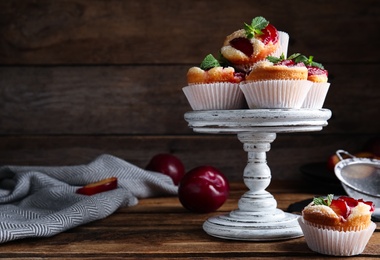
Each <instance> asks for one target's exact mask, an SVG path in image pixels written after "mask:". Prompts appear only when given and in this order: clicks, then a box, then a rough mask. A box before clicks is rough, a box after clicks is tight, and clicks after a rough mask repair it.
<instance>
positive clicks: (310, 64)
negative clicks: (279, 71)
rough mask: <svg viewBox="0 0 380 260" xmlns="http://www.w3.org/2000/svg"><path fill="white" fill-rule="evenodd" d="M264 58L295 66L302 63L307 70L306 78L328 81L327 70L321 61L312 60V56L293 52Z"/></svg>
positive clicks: (314, 80)
mask: <svg viewBox="0 0 380 260" xmlns="http://www.w3.org/2000/svg"><path fill="white" fill-rule="evenodd" d="M266 59H267V60H269V61H271V62H273V64H275V65H286V66H295V65H297V64H300V63H302V64H304V65H305V66H306V68H307V71H308V75H307V80H310V81H312V82H318V83H325V82H327V81H328V71H327V70H326V69H325V68H324V67H323V65H322V63H319V62H316V61H314V60H313V59H314V56H309V57H306V56H305V55H302V54H300V53H294V54H292V55H290V56H289V57H288V58H285V57H284V55H281V56H280V57H272V56H268V57H267V58H266Z"/></svg>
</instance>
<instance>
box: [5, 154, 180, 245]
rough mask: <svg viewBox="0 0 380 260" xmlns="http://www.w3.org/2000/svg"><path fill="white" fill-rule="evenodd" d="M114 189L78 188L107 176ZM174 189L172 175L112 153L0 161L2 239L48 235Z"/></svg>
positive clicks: (172, 191)
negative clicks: (58, 162)
mask: <svg viewBox="0 0 380 260" xmlns="http://www.w3.org/2000/svg"><path fill="white" fill-rule="evenodd" d="M113 176H115V177H117V178H118V188H117V189H115V190H111V191H107V192H102V193H98V194H94V195H92V196H85V195H80V194H77V193H76V190H77V189H78V188H79V187H81V186H84V185H86V184H89V183H92V182H97V181H99V180H102V179H106V178H109V177H113ZM175 194H177V186H175V185H174V184H173V182H172V180H171V179H170V177H168V176H166V175H163V174H160V173H156V172H151V171H146V170H143V169H141V168H139V167H136V166H134V165H132V164H130V163H128V162H126V161H124V160H122V159H119V158H117V157H114V156H111V155H107V154H106V155H101V156H99V157H98V158H96V159H95V160H94V161H93V162H91V163H89V164H87V165H77V166H58V167H52V166H2V167H0V243H4V242H7V241H11V240H16V239H21V238H27V237H49V236H53V235H55V234H58V233H60V232H63V231H65V230H68V229H70V228H73V227H76V226H79V225H82V224H85V223H89V222H91V221H94V220H97V219H102V218H105V217H107V216H109V215H110V214H112V213H113V212H115V211H116V210H117V209H118V208H120V207H126V206H133V205H136V204H137V203H138V199H139V198H148V197H157V196H165V195H175Z"/></svg>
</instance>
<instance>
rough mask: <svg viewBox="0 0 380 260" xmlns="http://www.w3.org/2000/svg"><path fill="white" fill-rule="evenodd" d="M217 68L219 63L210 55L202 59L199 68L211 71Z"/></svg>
mask: <svg viewBox="0 0 380 260" xmlns="http://www.w3.org/2000/svg"><path fill="white" fill-rule="evenodd" d="M219 66H220V63H219V61H218V60H217V59H215V57H214V56H213V55H212V54H209V55H207V56H206V57H205V58H204V59H203V61H202V63H201V65H200V66H199V67H200V68H201V69H203V70H209V69H212V68H214V67H219Z"/></svg>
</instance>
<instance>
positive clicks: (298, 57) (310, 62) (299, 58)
mask: <svg viewBox="0 0 380 260" xmlns="http://www.w3.org/2000/svg"><path fill="white" fill-rule="evenodd" d="M288 59H292V60H294V62H296V63H299V62H302V63H304V64H305V65H306V66H313V67H318V68H321V69H324V67H323V66H322V64H321V63H318V62H315V61H313V59H314V57H313V56H309V58H308V57H306V56H305V55H301V54H299V53H295V54H293V55H291V56H290V57H289V58H288Z"/></svg>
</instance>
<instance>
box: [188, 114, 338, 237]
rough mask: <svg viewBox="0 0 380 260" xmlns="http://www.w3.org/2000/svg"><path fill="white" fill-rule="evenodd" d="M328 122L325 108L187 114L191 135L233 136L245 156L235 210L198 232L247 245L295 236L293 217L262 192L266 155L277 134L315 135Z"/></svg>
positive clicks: (296, 226) (296, 227)
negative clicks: (244, 188)
mask: <svg viewBox="0 0 380 260" xmlns="http://www.w3.org/2000/svg"><path fill="white" fill-rule="evenodd" d="M330 117H331V111H330V110H328V109H318V110H311V109H247V110H245V109H244V110H208V111H192V112H187V113H186V114H185V120H186V121H187V122H188V123H189V127H191V128H193V130H194V131H195V132H198V133H205V134H237V137H238V139H239V140H240V141H241V142H242V143H243V147H244V150H245V151H246V152H247V153H248V164H247V166H246V167H245V169H244V183H245V185H246V186H247V187H248V188H249V191H247V192H246V193H245V194H244V195H243V196H242V197H241V198H240V200H239V203H238V209H236V210H234V211H232V212H230V213H229V214H225V215H220V216H215V217H211V218H209V219H208V220H207V221H206V222H205V223H204V224H203V229H204V231H206V232H207V233H208V234H209V235H212V236H215V237H219V238H225V239H233V240H250V241H273V240H285V239H291V238H296V237H301V236H302V235H303V234H302V231H301V228H300V226H299V224H298V222H297V217H298V216H297V215H294V214H291V213H287V212H284V211H282V210H280V209H278V208H277V202H276V200H275V198H274V197H273V196H272V195H271V194H270V193H269V192H267V191H266V190H265V189H266V188H267V187H268V186H269V184H270V182H271V171H270V169H269V167H268V165H267V162H266V152H268V151H269V150H270V143H271V142H273V141H274V140H275V139H276V134H277V133H291V132H311V131H320V130H322V128H323V127H324V126H326V125H327V120H328V119H329V118H330Z"/></svg>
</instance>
